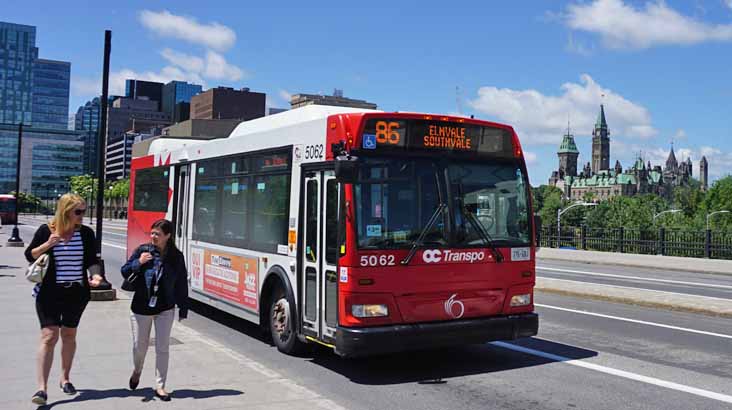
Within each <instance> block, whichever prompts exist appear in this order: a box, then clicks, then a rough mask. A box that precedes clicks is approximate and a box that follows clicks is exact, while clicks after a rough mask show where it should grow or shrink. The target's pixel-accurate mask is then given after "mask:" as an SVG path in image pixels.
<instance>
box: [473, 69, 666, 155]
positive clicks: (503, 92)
mask: <svg viewBox="0 0 732 410" xmlns="http://www.w3.org/2000/svg"><path fill="white" fill-rule="evenodd" d="M561 88H562V90H563V93H562V94H561V95H557V96H552V95H544V94H542V93H540V92H539V91H536V90H531V89H529V90H512V89H508V88H500V89H499V88H496V87H481V88H480V89H478V96H477V98H476V99H474V100H472V101H469V102H468V103H469V105H470V106H472V107H473V109H475V110H476V111H479V112H481V113H483V114H486V115H488V116H490V117H494V118H496V119H498V120H499V121H502V122H506V123H508V124H510V125H512V126H514V127H515V128H516V130H517V132H518V133H519V136H520V137H521V139H522V141H524V145H530V144H556V145H557V146H558V145H559V144H560V142H561V139H562V135H564V133H565V132H566V130H567V116H568V115H569V119H570V121H571V127H572V133H573V134H575V136H589V135H590V134H591V133H592V129H593V128H594V125H595V121H596V119H597V115H598V112H599V109H600V107H599V106H600V103H601V102H602V103H604V105H605V117H606V120H607V122H608V126H609V128H610V132H611V137H615V139H617V138H618V137H620V138H643V139H648V138H651V137H653V136H655V135H656V134H657V131H656V129H655V128H653V126H652V125H651V115H650V113H649V112H648V110H647V109H646V108H645V107H643V106H641V105H639V104H636V103H634V102H632V101H629V100H627V99H625V98H624V97H623V96H621V95H619V94H617V93H615V92H613V91H612V90H610V89H607V88H603V87H602V86H601V85H600V84H598V83H596V82H595V81H594V80H593V79H592V77H590V76H589V75H587V74H583V75H582V76H581V77H580V83H579V84H578V83H565V84H563V85H562V86H561ZM603 95H604V97H603Z"/></svg>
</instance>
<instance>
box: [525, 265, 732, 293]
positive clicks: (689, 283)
mask: <svg viewBox="0 0 732 410" xmlns="http://www.w3.org/2000/svg"><path fill="white" fill-rule="evenodd" d="M536 269H539V270H548V271H556V272H567V273H579V274H582V275H591V276H604V277H608V278H620V279H635V280H642V281H648V282H662V283H673V284H677V285H690V286H699V287H705V288H720V289H732V286H729V285H717V284H714V283H700V282H684V281H681V280H671V279H654V278H642V277H638V276H625V275H615V274H611V273H600V272H588V271H582V270H570V269H558V268H549V267H546V266H537V267H536Z"/></svg>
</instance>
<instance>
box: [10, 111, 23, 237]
mask: <svg viewBox="0 0 732 410" xmlns="http://www.w3.org/2000/svg"><path fill="white" fill-rule="evenodd" d="M22 143H23V122H22V121H21V122H20V124H18V161H16V167H15V226H14V227H13V233H12V235H10V238H8V244H7V246H10V247H22V246H25V244H24V243H23V240H22V239H20V232H19V231H18V210H19V209H20V153H21V151H20V148H21V144H22Z"/></svg>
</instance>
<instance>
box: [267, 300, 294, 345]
mask: <svg viewBox="0 0 732 410" xmlns="http://www.w3.org/2000/svg"><path fill="white" fill-rule="evenodd" d="M267 311H268V322H269V331H270V335H271V336H272V342H273V343H274V344H275V346H277V350H279V351H280V352H282V353H285V354H289V355H294V354H297V353H299V352H300V351H301V350H302V342H300V340H298V338H297V318H296V317H295V313H294V312H295V310H294V309H293V304H292V301H291V300H290V299H289V298H288V297H287V294H286V292H285V291H284V290H283V289H282V287H280V286H277V287H276V288H275V290H274V292H273V293H272V297H271V298H270V303H269V307H268V309H267Z"/></svg>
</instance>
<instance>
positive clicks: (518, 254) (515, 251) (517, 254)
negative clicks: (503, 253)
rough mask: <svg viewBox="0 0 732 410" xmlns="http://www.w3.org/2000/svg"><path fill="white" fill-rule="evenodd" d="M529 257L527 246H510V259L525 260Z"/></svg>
mask: <svg viewBox="0 0 732 410" xmlns="http://www.w3.org/2000/svg"><path fill="white" fill-rule="evenodd" d="M529 259H531V252H530V251H529V248H511V261H527V260H529Z"/></svg>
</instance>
